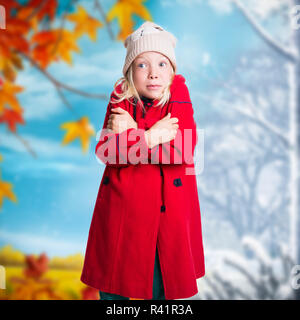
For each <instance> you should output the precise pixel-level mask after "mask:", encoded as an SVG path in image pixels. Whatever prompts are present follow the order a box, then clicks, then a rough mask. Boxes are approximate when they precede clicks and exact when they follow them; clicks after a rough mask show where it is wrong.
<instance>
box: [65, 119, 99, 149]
mask: <svg viewBox="0 0 300 320" xmlns="http://www.w3.org/2000/svg"><path fill="white" fill-rule="evenodd" d="M60 128H61V129H65V130H67V133H66V134H65V136H64V139H63V141H62V145H66V144H69V143H70V142H72V141H73V140H75V139H77V138H78V139H80V142H81V146H82V149H83V151H84V152H86V151H87V150H88V147H89V142H90V136H92V135H95V130H94V128H93V126H92V125H91V124H90V123H89V120H88V117H82V118H81V119H79V120H78V121H70V122H65V123H63V124H62V125H61V126H60Z"/></svg>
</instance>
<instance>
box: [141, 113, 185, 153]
mask: <svg viewBox="0 0 300 320" xmlns="http://www.w3.org/2000/svg"><path fill="white" fill-rule="evenodd" d="M177 122H178V118H171V113H168V114H167V115H166V116H165V117H164V118H162V119H161V120H159V121H157V122H156V123H155V124H154V125H153V126H152V127H151V128H150V129H149V130H147V131H146V132H145V138H146V141H147V144H148V146H149V148H150V149H151V148H153V147H154V146H156V145H157V144H161V143H165V142H169V141H171V140H173V139H174V138H175V137H176V134H177V129H178V128H179V125H178V124H177Z"/></svg>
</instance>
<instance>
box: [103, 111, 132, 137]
mask: <svg viewBox="0 0 300 320" xmlns="http://www.w3.org/2000/svg"><path fill="white" fill-rule="evenodd" d="M111 112H113V114H111V115H110V116H109V118H108V122H107V129H111V130H112V131H113V132H114V133H121V132H123V131H125V130H127V129H130V128H134V129H137V123H136V122H135V121H134V120H133V119H132V117H131V115H130V114H129V113H128V112H127V111H126V110H124V109H122V108H121V107H118V108H112V109H111Z"/></svg>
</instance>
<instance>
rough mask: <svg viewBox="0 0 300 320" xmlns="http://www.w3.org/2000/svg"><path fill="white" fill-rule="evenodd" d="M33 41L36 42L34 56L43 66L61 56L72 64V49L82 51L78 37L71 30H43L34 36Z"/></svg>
mask: <svg viewBox="0 0 300 320" xmlns="http://www.w3.org/2000/svg"><path fill="white" fill-rule="evenodd" d="M32 42H33V43H34V44H35V47H34V49H33V51H32V57H33V59H34V60H36V61H37V62H38V63H39V64H40V65H41V67H42V68H46V67H47V66H48V65H49V64H50V63H51V62H52V61H58V60H59V58H61V59H62V60H64V61H66V62H67V63H69V64H72V56H71V54H70V51H71V50H73V51H76V52H80V49H79V47H78V46H77V44H76V37H75V35H74V33H72V32H71V31H69V30H64V29H63V30H61V29H57V30H50V31H41V32H39V33H37V34H35V35H34V36H33V37H32Z"/></svg>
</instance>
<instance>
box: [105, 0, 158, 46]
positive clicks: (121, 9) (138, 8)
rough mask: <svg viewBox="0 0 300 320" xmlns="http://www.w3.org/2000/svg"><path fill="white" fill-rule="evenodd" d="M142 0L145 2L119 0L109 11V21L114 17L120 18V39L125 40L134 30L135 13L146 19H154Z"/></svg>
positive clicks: (140, 0) (139, 0)
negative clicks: (133, 16)
mask: <svg viewBox="0 0 300 320" xmlns="http://www.w3.org/2000/svg"><path fill="white" fill-rule="evenodd" d="M142 2H144V0H127V1H124V0H118V1H117V3H115V5H114V6H113V7H112V8H111V9H110V11H109V12H108V14H107V20H108V21H112V20H113V19H114V18H117V19H118V20H119V25H120V29H121V31H120V33H119V34H118V40H125V39H126V37H127V36H128V35H129V34H130V33H132V32H133V31H134V30H133V20H132V15H133V14H135V15H137V16H139V17H140V18H142V19H144V20H148V21H152V17H151V14H150V12H149V11H148V9H147V8H146V7H145V6H144V5H143V4H142Z"/></svg>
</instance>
